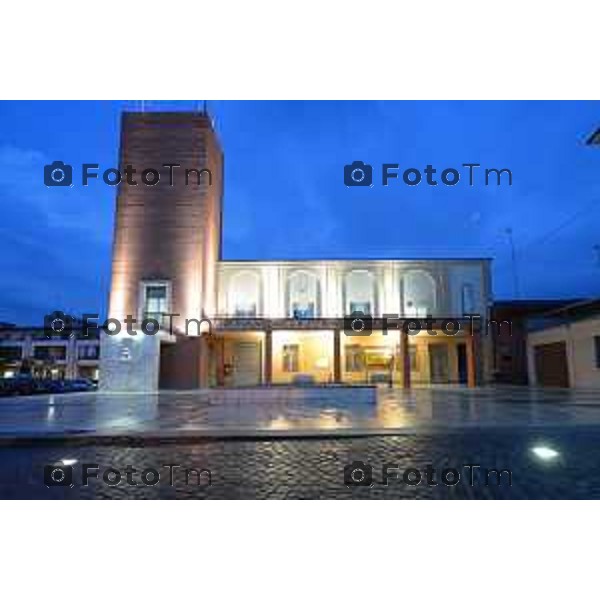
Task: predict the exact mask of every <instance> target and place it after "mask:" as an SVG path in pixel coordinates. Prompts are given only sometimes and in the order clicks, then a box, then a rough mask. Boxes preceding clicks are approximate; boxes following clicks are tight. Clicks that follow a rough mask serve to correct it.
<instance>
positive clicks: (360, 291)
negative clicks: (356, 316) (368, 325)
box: [344, 270, 377, 315]
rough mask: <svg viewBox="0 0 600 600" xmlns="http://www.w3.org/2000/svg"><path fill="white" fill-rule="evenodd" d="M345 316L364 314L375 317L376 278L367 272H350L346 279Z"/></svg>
mask: <svg viewBox="0 0 600 600" xmlns="http://www.w3.org/2000/svg"><path fill="white" fill-rule="evenodd" d="M344 310H345V314H352V313H354V312H362V313H363V314H365V315H374V314H376V311H377V306H376V290H375V277H374V276H373V273H371V272H369V271H366V270H355V271H350V272H349V273H347V274H346V277H345V278H344Z"/></svg>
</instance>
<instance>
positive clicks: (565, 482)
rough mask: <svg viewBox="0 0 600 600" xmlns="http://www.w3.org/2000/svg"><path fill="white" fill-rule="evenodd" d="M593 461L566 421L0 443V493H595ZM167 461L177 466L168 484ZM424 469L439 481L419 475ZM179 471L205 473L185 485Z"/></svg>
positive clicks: (591, 433)
mask: <svg viewBox="0 0 600 600" xmlns="http://www.w3.org/2000/svg"><path fill="white" fill-rule="evenodd" d="M57 461H64V462H63V463H62V464H64V465H65V466H68V467H69V468H71V469H72V470H73V472H72V474H73V487H68V486H59V485H54V486H51V487H46V485H45V482H44V466H45V465H48V464H52V463H55V462H57ZM355 461H361V462H362V463H363V464H364V468H365V469H370V470H371V476H372V480H371V481H367V483H371V484H372V485H365V486H362V485H360V486H348V485H346V480H345V478H344V477H345V467H346V466H347V465H350V464H353V463H354V464H356V463H355ZM599 463H600V427H597V426H572V425H569V426H564V427H558V428H553V427H547V428H536V429H534V430H527V429H526V428H518V429H513V428H510V427H503V428H500V429H492V428H490V429H486V430H485V434H483V432H481V431H479V430H476V429H473V428H471V429H465V430H458V429H454V430H448V431H446V432H444V433H409V434H405V435H391V436H371V437H362V438H359V437H355V438H349V437H346V438H340V437H332V438H319V439H316V438H312V439H308V438H305V439H298V438H296V439H271V440H264V439H261V440H248V439H246V440H202V441H197V442H195V443H180V442H176V443H173V444H164V443H153V444H150V445H148V444H146V445H143V444H133V445H128V444H120V445H107V446H94V445H91V446H83V447H79V446H69V445H63V446H52V447H49V446H37V447H25V448H8V447H3V448H0V498H49V499H52V498H54V499H60V498H114V499H124V498H132V499H136V498H139V499H145V498H155V499H156V498H231V499H238V498H343V499H352V498H372V499H378V498H381V499H385V498H403V499H404V498H406V499H408V498H415V499H419V498H433V499H455V498H482V499H489V498H499V499H504V498H600V471H599V470H598V468H597V465H598V464H599ZM85 464H95V465H98V470H97V471H96V472H97V473H98V475H97V477H95V478H92V479H91V480H90V484H89V485H88V486H85V487H84V486H82V485H81V482H82V477H81V473H82V467H83V466H84V465H85ZM468 464H471V465H473V464H476V465H479V467H478V468H477V469H476V470H475V477H474V480H473V485H471V481H470V477H469V476H468V475H469V473H468V471H467V470H465V468H464V465H468ZM128 465H129V466H131V468H133V469H135V474H133V475H132V481H133V482H134V483H136V485H129V484H128V483H127V480H126V477H125V472H126V469H127V467H128ZM165 465H178V467H177V470H175V469H174V468H173V469H174V471H173V473H174V476H173V482H172V483H173V485H170V480H169V468H167V467H166V466H165ZM386 465H388V466H387V467H386ZM389 465H394V470H391V469H390V467H389ZM428 465H429V466H430V467H431V469H433V470H434V478H433V481H435V482H436V484H435V485H433V484H431V485H430V484H429V480H427V479H426V478H425V473H426V469H427V468H428ZM108 467H111V468H113V469H117V470H119V471H120V473H121V474H122V480H121V481H120V483H119V484H118V485H113V486H110V485H107V484H106V483H105V482H104V481H103V474H104V473H105V471H106V469H107V468H108ZM385 468H388V472H390V473H393V475H390V477H389V479H388V485H384V484H383V483H384V477H383V473H384V469H385ZM149 469H155V470H156V471H157V472H158V473H159V475H160V478H159V480H158V481H157V482H156V484H155V485H145V484H143V483H142V473H143V471H145V470H149ZM185 469H196V470H197V471H198V472H200V470H202V469H204V471H203V474H202V476H200V477H193V476H190V477H189V478H188V480H187V482H186V479H185V477H184V476H183V473H184V470H185ZM408 469H412V470H413V474H412V475H411V477H412V478H413V481H414V477H415V475H414V470H415V469H416V470H418V471H420V473H421V474H423V479H422V481H421V482H420V483H419V484H418V485H410V484H407V483H405V482H404V481H403V475H402V473H403V472H404V471H406V470H408ZM447 469H455V470H456V471H457V472H458V473H459V475H460V478H459V480H458V481H456V484H455V485H446V484H444V483H443V481H442V475H443V473H444V470H447ZM493 469H496V470H499V471H500V470H509V471H510V472H511V475H510V479H509V476H508V473H507V472H504V473H502V475H501V476H500V477H499V478H498V477H496V476H495V475H493V476H490V477H489V478H486V476H485V474H486V472H487V470H493ZM208 472H210V484H211V485H208V483H209V479H208V478H207V473H208ZM446 480H447V481H451V482H453V483H454V480H453V479H452V478H447V479H446ZM486 483H487V485H486ZM485 526H486V527H490V528H493V523H490V524H487V525H485Z"/></svg>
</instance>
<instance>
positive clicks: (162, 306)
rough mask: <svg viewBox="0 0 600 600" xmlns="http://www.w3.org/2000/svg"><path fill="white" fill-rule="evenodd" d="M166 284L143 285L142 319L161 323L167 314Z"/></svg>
mask: <svg viewBox="0 0 600 600" xmlns="http://www.w3.org/2000/svg"><path fill="white" fill-rule="evenodd" d="M168 287H169V286H168V284H167V283H146V284H144V310H143V312H144V318H146V319H156V320H157V321H159V322H160V321H161V319H162V316H163V315H165V314H168V313H169V293H168V292H169V289H168Z"/></svg>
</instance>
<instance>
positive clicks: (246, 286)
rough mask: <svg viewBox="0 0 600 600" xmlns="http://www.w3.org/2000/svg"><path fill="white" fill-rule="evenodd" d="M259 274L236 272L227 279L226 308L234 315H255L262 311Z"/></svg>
mask: <svg viewBox="0 0 600 600" xmlns="http://www.w3.org/2000/svg"><path fill="white" fill-rule="evenodd" d="M261 299H262V298H261V285H260V275H258V274H257V273H254V272H253V271H244V272H242V273H236V274H235V275H233V276H232V277H231V279H230V281H229V287H228V298H227V309H228V312H229V314H231V315H233V316H236V317H255V316H257V315H259V314H261V312H262V306H261Z"/></svg>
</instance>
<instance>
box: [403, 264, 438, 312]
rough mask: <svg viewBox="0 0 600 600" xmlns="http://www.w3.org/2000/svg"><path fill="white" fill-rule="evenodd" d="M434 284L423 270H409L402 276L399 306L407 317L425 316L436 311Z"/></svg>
mask: <svg viewBox="0 0 600 600" xmlns="http://www.w3.org/2000/svg"><path fill="white" fill-rule="evenodd" d="M436 296H437V295H436V286H435V280H434V279H433V277H432V276H431V275H430V274H429V273H427V272H425V271H409V272H408V273H405V274H404V275H403V276H402V289H401V306H402V311H403V315H404V316H407V317H426V316H427V315H434V314H435V312H436Z"/></svg>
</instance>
